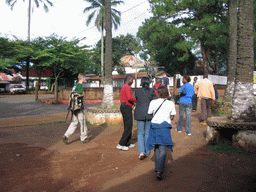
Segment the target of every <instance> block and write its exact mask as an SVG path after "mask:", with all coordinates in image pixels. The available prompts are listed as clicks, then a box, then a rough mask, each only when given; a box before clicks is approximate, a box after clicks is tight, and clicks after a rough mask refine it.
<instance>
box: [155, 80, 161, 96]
mask: <svg viewBox="0 0 256 192" xmlns="http://www.w3.org/2000/svg"><path fill="white" fill-rule="evenodd" d="M161 86H162V84H161V80H160V79H159V78H157V79H156V84H155V85H154V89H155V90H154V92H155V94H156V92H157V89H158V87H161Z"/></svg>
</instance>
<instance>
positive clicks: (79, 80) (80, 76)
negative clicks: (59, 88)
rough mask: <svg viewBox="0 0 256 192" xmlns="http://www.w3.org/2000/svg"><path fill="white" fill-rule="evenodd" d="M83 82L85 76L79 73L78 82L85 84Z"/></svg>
mask: <svg viewBox="0 0 256 192" xmlns="http://www.w3.org/2000/svg"><path fill="white" fill-rule="evenodd" d="M85 80H86V75H85V74H82V73H79V74H78V82H80V83H83V82H85Z"/></svg>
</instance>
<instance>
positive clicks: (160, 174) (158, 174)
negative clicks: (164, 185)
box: [156, 172, 163, 181]
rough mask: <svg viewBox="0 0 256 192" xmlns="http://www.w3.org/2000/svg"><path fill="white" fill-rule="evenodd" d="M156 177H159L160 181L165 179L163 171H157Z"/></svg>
mask: <svg viewBox="0 0 256 192" xmlns="http://www.w3.org/2000/svg"><path fill="white" fill-rule="evenodd" d="M156 178H157V179H158V180H159V181H161V180H163V174H162V173H161V172H157V173H156Z"/></svg>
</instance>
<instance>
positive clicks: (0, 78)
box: [0, 72, 22, 82]
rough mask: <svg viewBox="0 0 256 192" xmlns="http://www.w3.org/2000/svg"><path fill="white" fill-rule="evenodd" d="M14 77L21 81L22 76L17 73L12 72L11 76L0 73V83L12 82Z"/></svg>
mask: <svg viewBox="0 0 256 192" xmlns="http://www.w3.org/2000/svg"><path fill="white" fill-rule="evenodd" d="M15 77H20V78H21V79H22V76H21V75H20V74H18V73H15V72H13V74H12V75H8V74H6V73H0V82H1V81H2V82H3V81H5V82H6V81H8V82H9V81H12V80H13V78H15Z"/></svg>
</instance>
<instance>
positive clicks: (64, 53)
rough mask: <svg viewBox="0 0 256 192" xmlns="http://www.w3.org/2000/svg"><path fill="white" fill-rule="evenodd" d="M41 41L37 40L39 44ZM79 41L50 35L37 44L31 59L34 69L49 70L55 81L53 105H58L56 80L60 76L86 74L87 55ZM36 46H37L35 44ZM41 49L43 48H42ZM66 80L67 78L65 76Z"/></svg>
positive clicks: (88, 63)
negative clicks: (44, 68) (37, 46)
mask: <svg viewBox="0 0 256 192" xmlns="http://www.w3.org/2000/svg"><path fill="white" fill-rule="evenodd" d="M40 41H41V40H40V39H39V42H40ZM79 42H80V40H79V39H74V40H71V41H67V40H66V39H65V38H63V37H58V36H57V35H54V34H53V35H51V36H49V37H46V38H45V40H44V41H42V43H43V44H42V43H41V45H40V43H39V45H40V46H39V48H38V49H36V52H35V54H34V57H33V59H32V60H33V62H34V67H35V68H43V67H46V68H47V69H49V70H51V71H52V72H53V74H54V79H55V83H54V84H55V92H54V93H55V103H58V80H59V78H60V77H61V75H62V74H66V75H67V74H69V75H72V74H73V75H74V74H78V73H85V72H86V68H85V66H86V65H90V62H89V53H88V50H86V49H85V48H86V47H87V46H82V47H81V46H79V45H78V44H79ZM36 45H38V44H36ZM42 47H43V48H42ZM66 78H69V77H68V76H66Z"/></svg>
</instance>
